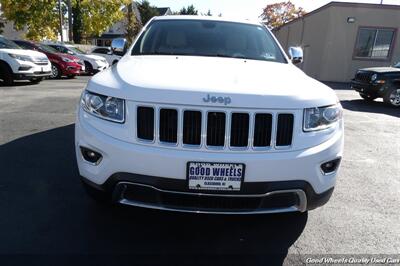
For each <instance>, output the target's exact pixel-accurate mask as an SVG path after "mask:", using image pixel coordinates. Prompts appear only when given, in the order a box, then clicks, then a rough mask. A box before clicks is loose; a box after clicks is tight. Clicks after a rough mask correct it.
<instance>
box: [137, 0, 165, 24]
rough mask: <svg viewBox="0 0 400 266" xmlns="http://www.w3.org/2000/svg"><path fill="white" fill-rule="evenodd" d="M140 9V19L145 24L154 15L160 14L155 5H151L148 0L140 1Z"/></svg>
mask: <svg viewBox="0 0 400 266" xmlns="http://www.w3.org/2000/svg"><path fill="white" fill-rule="evenodd" d="M138 9H139V12H140V19H141V21H142V24H143V25H145V24H146V23H147V22H148V21H149V20H150V19H151V18H152V17H154V16H159V15H160V13H159V12H158V10H157V8H156V7H155V6H152V5H150V3H149V1H147V0H143V1H142V2H139V3H138Z"/></svg>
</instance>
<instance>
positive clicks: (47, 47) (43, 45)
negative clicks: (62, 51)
mask: <svg viewBox="0 0 400 266" xmlns="http://www.w3.org/2000/svg"><path fill="white" fill-rule="evenodd" d="M39 48H40V49H41V50H42V51H45V52H47V53H53V54H54V53H59V51H57V50H56V49H54V48H53V47H50V46H48V45H45V44H39Z"/></svg>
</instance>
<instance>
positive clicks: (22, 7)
mask: <svg viewBox="0 0 400 266" xmlns="http://www.w3.org/2000/svg"><path fill="white" fill-rule="evenodd" d="M129 2H130V1H129V0H107V1H104V0H73V1H72V12H73V15H72V16H73V30H74V35H75V36H74V41H75V42H77V43H79V42H80V41H81V38H84V37H91V36H98V35H100V34H101V33H103V32H104V31H105V30H106V29H107V28H108V27H109V26H111V25H112V24H113V23H114V22H116V21H118V20H121V19H122V18H123V17H124V14H123V12H122V11H121V7H122V6H124V5H126V4H127V3H129ZM0 3H1V6H2V10H3V12H4V17H5V18H6V19H7V20H10V21H13V22H14V25H15V28H16V29H17V30H22V29H24V28H25V27H26V30H27V33H26V37H27V38H29V39H32V40H42V39H52V40H55V39H57V35H58V33H59V16H58V8H57V7H58V0H46V1H43V0H29V1H27V0H0ZM62 11H63V12H62V13H63V16H64V17H65V16H66V11H67V6H66V4H65V1H62Z"/></svg>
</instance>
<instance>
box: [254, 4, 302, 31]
mask: <svg viewBox="0 0 400 266" xmlns="http://www.w3.org/2000/svg"><path fill="white" fill-rule="evenodd" d="M305 14H306V11H305V10H304V9H303V8H301V7H299V8H296V6H295V5H294V4H293V3H291V2H290V1H287V2H280V3H275V4H271V5H267V6H266V7H265V8H264V9H263V13H262V14H261V15H260V18H261V19H263V20H264V23H265V24H266V25H267V26H268V27H269V28H271V29H273V28H277V27H280V26H282V25H283V24H286V23H288V22H289V21H292V20H293V19H296V18H299V17H302V16H304V15H305Z"/></svg>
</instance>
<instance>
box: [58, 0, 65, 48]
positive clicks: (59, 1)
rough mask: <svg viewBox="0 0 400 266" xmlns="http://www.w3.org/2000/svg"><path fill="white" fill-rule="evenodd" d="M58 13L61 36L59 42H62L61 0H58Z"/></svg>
mask: <svg viewBox="0 0 400 266" xmlns="http://www.w3.org/2000/svg"><path fill="white" fill-rule="evenodd" d="M58 15H59V17H60V36H61V42H64V36H63V18H62V10H61V0H58Z"/></svg>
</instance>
